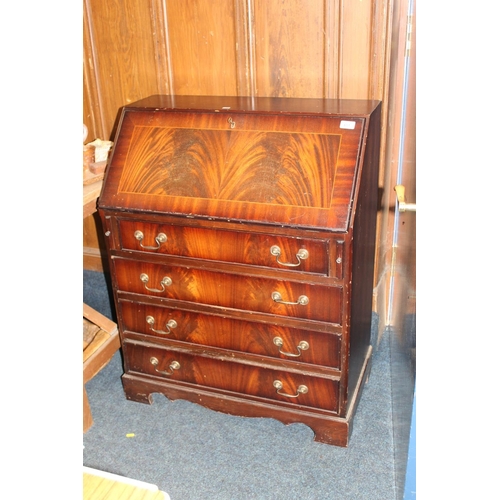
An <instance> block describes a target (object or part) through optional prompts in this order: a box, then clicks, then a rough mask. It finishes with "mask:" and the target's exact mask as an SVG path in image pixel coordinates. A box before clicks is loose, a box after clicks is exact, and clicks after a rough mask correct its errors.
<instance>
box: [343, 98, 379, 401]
mask: <svg viewBox="0 0 500 500" xmlns="http://www.w3.org/2000/svg"><path fill="white" fill-rule="evenodd" d="M368 127H369V128H368V135H367V141H366V148H365V154H364V160H363V159H361V160H360V161H361V162H362V163H361V164H360V173H361V178H360V179H359V188H358V195H357V199H356V208H355V212H354V220H353V222H354V224H353V245H352V252H353V253H352V289H351V329H350V354H349V382H348V397H349V398H350V397H351V396H352V394H353V393H354V391H355V387H356V383H357V381H358V379H359V377H360V376H361V372H362V370H363V366H364V361H365V358H366V356H367V355H368V353H369V352H370V344H371V321H372V298H373V279H374V276H373V272H374V258H375V233H376V220H377V199H378V165H379V150H380V106H379V107H378V108H377V109H376V110H375V111H374V113H373V114H372V115H371V117H370V118H369V123H368Z"/></svg>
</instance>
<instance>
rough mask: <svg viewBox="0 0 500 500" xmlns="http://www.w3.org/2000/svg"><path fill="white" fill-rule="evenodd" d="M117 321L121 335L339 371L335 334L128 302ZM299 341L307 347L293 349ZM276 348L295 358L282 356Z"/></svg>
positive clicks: (124, 301)
mask: <svg viewBox="0 0 500 500" xmlns="http://www.w3.org/2000/svg"><path fill="white" fill-rule="evenodd" d="M148 317H149V321H148V319H147V318H148ZM121 318H122V322H123V323H122V325H123V330H124V331H125V332H128V331H130V332H139V333H144V334H147V335H151V336H153V337H157V338H161V339H166V338H168V339H170V340H179V341H182V342H191V343H194V344H201V345H205V346H212V347H218V348H221V349H231V350H236V351H239V352H246V353H252V354H258V355H262V356H271V357H274V358H279V359H283V360H288V361H294V362H298V363H311V364H315V365H323V366H327V367H330V368H334V369H337V370H338V369H340V368H341V367H340V342H341V339H340V335H338V334H335V333H322V332H316V331H314V332H311V331H309V330H305V329H298V328H290V327H285V326H281V325H269V324H265V323H259V322H254V321H244V320H239V319H235V318H228V317H227V315H224V316H216V315H214V314H210V315H207V314H199V313H194V312H190V311H186V310H181V309H179V308H177V307H165V306H161V307H160V306H156V305H152V304H143V303H137V302H131V301H128V300H122V301H121ZM151 318H152V319H151ZM171 320H174V321H175V322H176V326H175V327H173V328H172V327H171V326H168V322H169V321H171ZM275 337H280V338H281V339H282V340H283V346H282V347H281V348H280V347H278V346H277V345H276V344H275V343H274V342H273V339H274V338H275ZM302 341H305V342H308V344H309V346H310V347H309V348H308V349H306V350H301V352H299V350H298V349H297V346H298V345H299V344H300V342H302ZM280 349H281V351H283V352H285V353H288V354H293V355H295V356H296V357H291V356H287V355H286V354H282V353H280Z"/></svg>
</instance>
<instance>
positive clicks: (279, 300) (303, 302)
mask: <svg viewBox="0 0 500 500" xmlns="http://www.w3.org/2000/svg"><path fill="white" fill-rule="evenodd" d="M271 298H272V299H273V300H274V302H276V303H278V304H284V305H286V306H297V305H298V306H307V304H309V298H308V297H307V295H301V296H300V297H299V298H298V299H297V302H287V301H286V300H283V297H282V296H281V293H279V292H273V293H272V294H271Z"/></svg>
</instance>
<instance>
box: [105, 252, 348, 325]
mask: <svg viewBox="0 0 500 500" xmlns="http://www.w3.org/2000/svg"><path fill="white" fill-rule="evenodd" d="M113 262H114V266H115V272H116V280H117V286H118V291H122V292H130V293H139V294H145V295H149V296H154V297H159V298H169V299H176V300H182V301H188V302H194V303H201V304H208V305H213V306H218V307H223V308H231V309H239V310H244V311H257V312H262V313H267V314H277V315H281V316H290V317H295V318H302V319H312V320H316V321H322V322H328V323H335V324H340V322H341V317H342V314H341V312H342V311H341V310H342V288H339V287H333V286H321V285H312V284H308V283H297V282H291V281H282V280H273V279H264V278H256V277H254V276H245V275H236V274H224V273H218V272H213V271H205V270H201V269H191V268H185V267H179V266H164V265H157V264H151V263H147V262H137V261H129V260H127V259H113Z"/></svg>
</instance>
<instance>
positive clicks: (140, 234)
mask: <svg viewBox="0 0 500 500" xmlns="http://www.w3.org/2000/svg"><path fill="white" fill-rule="evenodd" d="M118 226H119V231H120V247H121V249H122V250H132V251H138V252H148V253H154V254H164V255H175V256H182V257H190V258H195V259H208V260H214V261H222V262H232V263H238V264H247V265H253V266H261V267H269V268H275V269H286V270H292V271H299V272H301V273H304V272H305V273H312V274H318V275H323V276H332V277H336V278H341V277H342V250H343V249H342V242H337V241H335V240H333V241H330V240H327V239H323V240H322V239H309V238H294V237H288V236H278V235H268V234H261V233H250V232H240V231H227V230H222V229H206V228H201V227H190V226H178V225H174V224H168V223H167V224H156V223H152V222H145V221H131V220H125V219H120V220H119V221H118ZM330 254H332V256H333V266H330ZM330 267H331V269H330Z"/></svg>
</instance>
